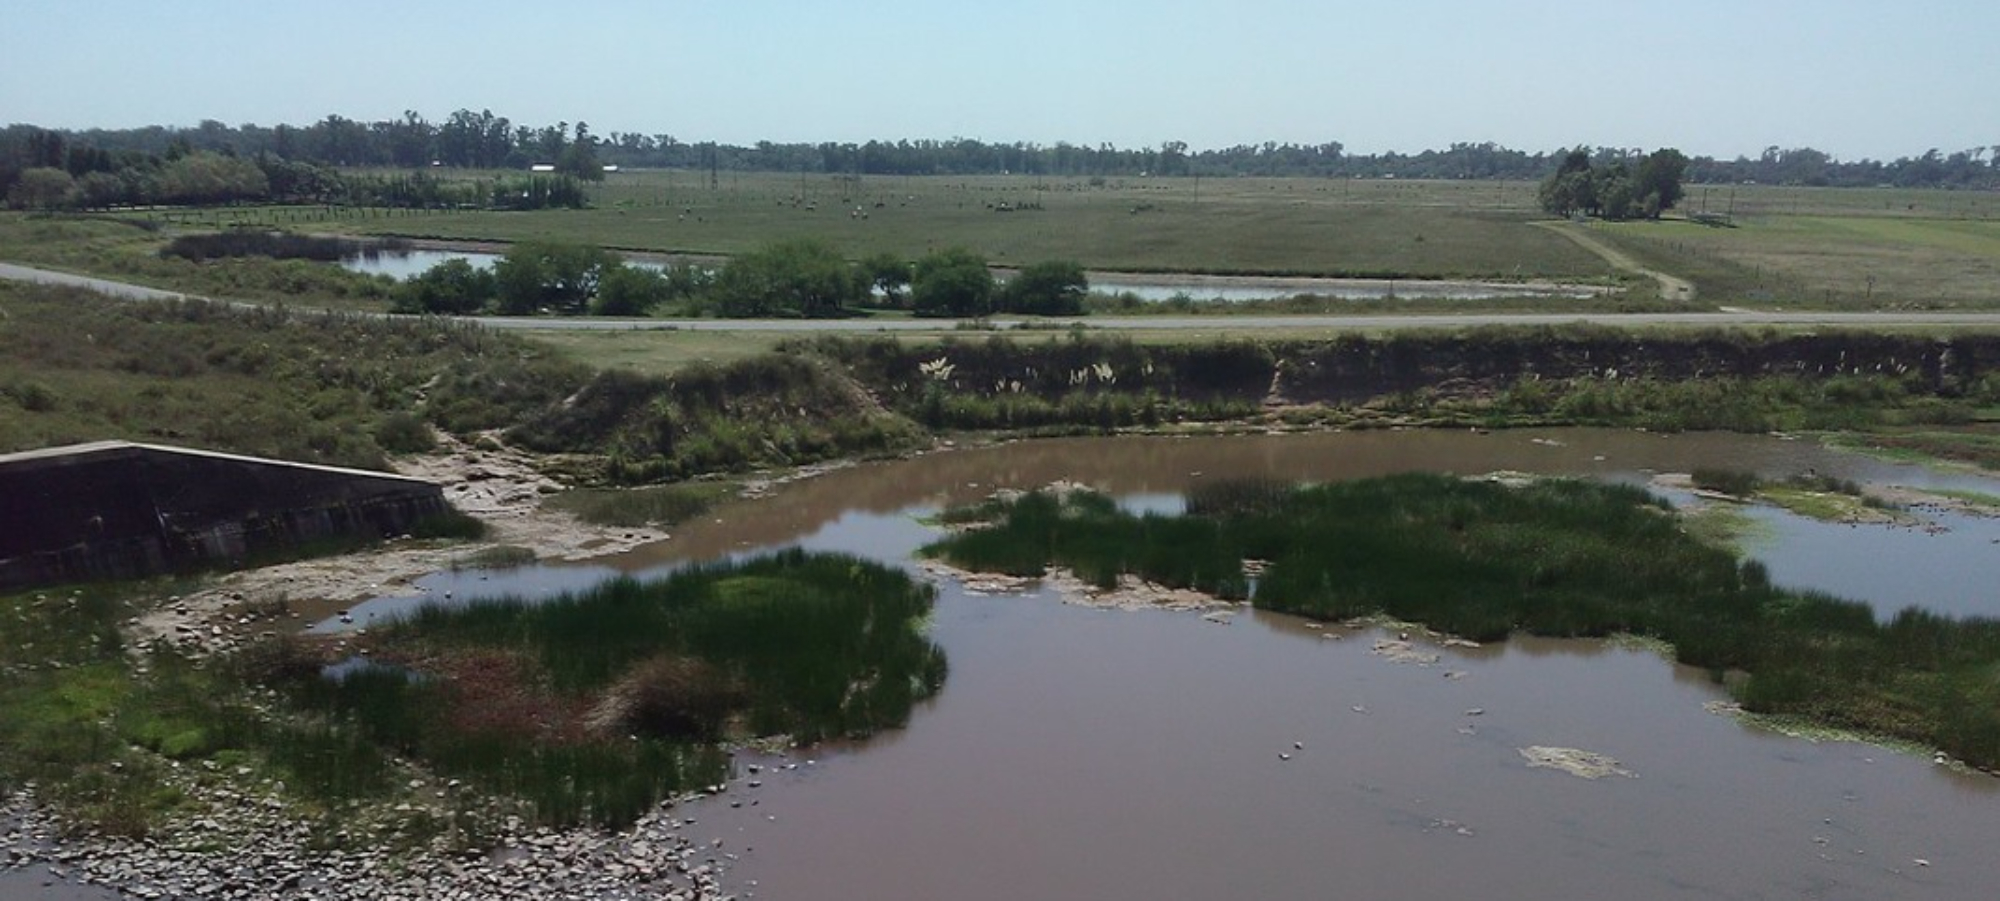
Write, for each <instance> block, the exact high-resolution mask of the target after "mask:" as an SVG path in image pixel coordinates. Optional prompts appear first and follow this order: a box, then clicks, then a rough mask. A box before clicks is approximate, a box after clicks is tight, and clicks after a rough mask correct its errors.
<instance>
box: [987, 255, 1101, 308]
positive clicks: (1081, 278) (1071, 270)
mask: <svg viewBox="0 0 2000 901" xmlns="http://www.w3.org/2000/svg"><path fill="white" fill-rule="evenodd" d="M1089 293H1090V279H1089V278H1087V277H1085V275H1084V274H1083V266H1082V265H1081V264H1079V263H1075V262H1072V261H1069V260H1048V261H1045V262H1041V263H1036V264H1034V265H1032V266H1029V267H1027V268H1026V269H1023V270H1021V271H1020V273H1019V274H1017V275H1015V276H1014V277H1013V278H1011V279H1008V280H1007V283H1006V284H1005V285H1003V286H1001V288H1000V300H999V303H998V304H997V306H998V307H999V309H1000V311H1001V312H1003V313H1026V314H1028V315H1031V316H1075V315H1078V314H1081V313H1082V312H1083V298H1084V297H1085V296H1086V295H1088V294H1089Z"/></svg>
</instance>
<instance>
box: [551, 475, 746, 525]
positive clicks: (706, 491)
mask: <svg viewBox="0 0 2000 901" xmlns="http://www.w3.org/2000/svg"><path fill="white" fill-rule="evenodd" d="M733 490H734V486H733V485H731V484H729V483H726V482H689V483H683V484H677V485H657V486H651V487H645V488H617V489H596V488H579V489H574V490H571V491H565V492H563V493H561V494H558V495H555V496H553V497H550V498H548V499H547V500H546V501H544V502H543V505H544V506H546V507H548V508H550V509H554V510H562V511H564V512H567V513H571V514H574V515H575V516H576V518H578V519H581V520H583V521H584V522H587V523H591V524H593V525H600V526H614V527H618V528H641V527H646V526H671V525H675V524H678V523H681V522H685V521H687V520H689V519H693V518H694V517H696V516H700V515H701V514H703V513H706V512H708V510H709V508H711V507H714V506H715V505H716V503H718V502H719V501H721V500H723V499H724V498H727V497H728V496H729V495H730V493H731V492H732V491H733Z"/></svg>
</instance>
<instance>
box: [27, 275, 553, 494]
mask: <svg viewBox="0 0 2000 901" xmlns="http://www.w3.org/2000/svg"><path fill="white" fill-rule="evenodd" d="M0 347H4V348H5V350H4V353H0V451H14V450H25V449H29V448H35V447H44V446H49V445H57V444H65V443H73V442H80V441H95V440H102V439H107V438H123V439H129V440H137V441H155V442H163V443H169V444H187V445H193V446H196V447H202V448H207V449H212V450H224V451H232V452H237V453H247V454H256V455H262V456H272V457H279V458H283V459H289V460H300V461H305V462H314V463H330V464H337V465H346V466H359V467H365V468H382V467H384V466H386V463H387V455H388V454H391V453H403V452H409V451H413V450H421V449H423V448H426V447H428V446H430V443H431V442H432V441H433V440H434V439H433V436H432V433H431V428H432V426H435V427H437V428H442V429H446V430H449V431H453V432H461V433H469V432H472V431H476V430H481V429H495V428H502V427H505V426H508V425H511V424H513V423H515V422H518V421H520V420H521V419H523V418H525V417H526V416H528V415H529V414H530V413H531V412H532V411H535V410H540V409H543V408H546V407H548V406H549V405H551V404H553V403H555V402H556V401H558V400H560V399H561V398H562V397H563V396H564V395H565V394H567V393H568V392H569V391H572V390H574V389H575V388H576V386H578V385H581V384H582V383H583V382H584V380H585V379H586V377H587V375H588V372H587V370H585V369H584V368H583V367H581V366H579V365H576V364H573V363H570V362H567V361H564V360H562V359H560V358H558V357H557V356H556V355H555V354H553V353H550V352H549V351H547V350H545V349H543V348H540V347H538V346H536V345H534V344H531V343H528V342H525V341H522V340H520V339H517V338H513V337H510V336H506V335H501V334H496V333H493V332H488V331H485V330H483V329H478V328H473V327H469V326H461V325H455V324H451V323H448V322H440V321H434V320H433V321H419V320H408V321H383V320H376V319H367V318H362V317H358V316H353V315H349V314H340V313H292V312H286V311H283V310H278V309H244V308H232V307H226V306H221V305H217V304H210V303H204V302H199V301H191V302H165V303H121V302H117V301H112V300H108V299H106V298H103V297H100V296H98V295H96V294H92V293H89V292H85V291H76V290H68V289H58V288H49V287H42V286H35V285H24V284H16V283H0Z"/></svg>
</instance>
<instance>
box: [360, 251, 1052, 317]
mask: <svg viewBox="0 0 2000 901" xmlns="http://www.w3.org/2000/svg"><path fill="white" fill-rule="evenodd" d="M1089 293H1090V283H1089V280H1088V279H1087V278H1086V277H1085V275H1084V271H1083V267H1082V266H1081V265H1080V264H1078V263H1075V262H1071V261H1067V260H1050V261H1045V262H1040V263H1036V264H1034V265H1031V266H1028V267H1026V268H1025V269H1022V270H1021V271H1020V272H1019V273H1016V274H1015V275H1014V276H1013V277H1012V278H1009V279H1007V280H1006V281H1004V282H1002V281H999V280H997V279H995V278H994V276H993V272H992V270H991V269H990V268H988V265H987V261H986V260H985V258H983V257H981V256H979V255H978V254H976V253H974V252H972V251H969V250H965V249H963V248H947V249H944V250H938V251H934V252H932V253H930V254H927V255H926V256H924V257H922V258H920V259H918V260H915V261H909V260H903V259H900V258H898V257H896V256H894V255H893V254H886V253H885V254H877V255H875V256H872V257H869V258H867V259H863V260H860V261H857V262H851V263H850V262H848V261H847V260H845V259H843V258H842V257H841V256H840V254H839V252H838V251H835V250H834V249H833V247H832V246H831V245H829V244H826V243H824V242H821V241H813V240H798V241H783V242H777V243H773V244H767V245H765V246H763V247H759V248H757V249H754V250H751V251H749V252H747V253H742V254H738V255H737V256H735V257H732V258H730V260H729V262H727V263H725V264H724V265H723V266H722V268H720V269H718V270H710V269H707V268H704V267H701V266H698V265H695V264H692V263H676V264H672V265H667V266H661V267H653V266H644V265H635V264H632V263H628V262H626V261H624V260H622V259H620V258H619V257H618V256H617V255H615V254H612V253H610V252H608V251H605V250H603V249H602V248H598V247H593V246H590V245H585V244H575V243H569V242H559V241H534V242H524V243H521V244H517V245H515V246H513V247H512V248H510V249H509V250H508V251H507V253H506V254H505V255H503V256H502V257H501V258H500V259H499V260H497V261H496V262H495V263H494V264H493V266H492V268H491V269H482V268H479V267H476V266H474V265H472V264H471V263H470V262H468V261H467V260H465V259H463V258H456V259H451V260H446V261H445V262H443V263H440V264H438V265H436V266H433V267H431V268H430V269H428V270H426V271H424V272H422V273H419V274H417V275H414V276H411V277H409V278H407V279H405V280H404V281H403V282H402V283H401V284H399V285H398V286H397V287H396V289H395V291H394V293H393V299H392V309H393V310H394V311H395V312H398V313H414V314H422V313H430V314H439V315H475V314H492V315H500V316H531V315H537V314H554V315H562V316H580V315H593V316H649V315H653V314H655V313H660V312H669V311H671V312H674V313H677V314H680V315H689V316H719V317H726V318H734V319H763V318H809V319H815V318H816V319H825V318H838V317H845V316H852V315H856V314H857V313H858V312H859V311H861V310H864V309H881V310H897V309H900V310H909V311H911V312H913V313H915V314H916V315H918V316H939V317H953V318H967V317H979V316H985V315H988V314H991V313H1019V314H1025V315H1043V316H1077V315H1082V314H1083V312H1084V309H1083V301H1084V297H1085V296H1086V295H1088V294H1089Z"/></svg>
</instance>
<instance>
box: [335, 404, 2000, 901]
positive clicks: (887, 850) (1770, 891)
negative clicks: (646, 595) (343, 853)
mask: <svg viewBox="0 0 2000 901" xmlns="http://www.w3.org/2000/svg"><path fill="white" fill-rule="evenodd" d="M1695 466H1730V467H1734V468H1739V469H1750V470H1755V471H1758V472H1761V473H1765V474H1767V475H1773V476H1785V475H1791V474H1795V473H1799V472H1803V471H1805V470H1807V469H1812V470H1815V471H1817V472H1819V473H1821V474H1825V475H1833V476H1837V477H1842V478H1853V479H1857V480H1861V481H1874V482H1888V483H1896V484H1905V485H1912V486H1923V487H1956V488H1973V489H1977V490H1983V491H1986V492H1988V493H2000V486H1996V485H1995V484H1994V483H1993V482H1991V481H1988V480H1984V479H1979V478H1975V477H1971V476H1963V475H1953V474H1948V473H1940V472H1934V471H1931V470H1926V469H1923V468H1919V467H1915V466H1908V465H1899V464H1891V463H1885V462H1880V461H1876V460H1871V459H1868V458H1864V457H1860V456H1856V455H1851V454H1844V453H1838V452H1834V451H1829V450H1826V449H1824V448H1821V447H1819V446H1818V445H1816V444H1814V443H1812V442H1809V441H1792V440H1783V439H1778V438H1771V437H1762V436H1738V435H1674V436H1663V435H1654V434H1647V433H1641V432H1631V431H1589V430H1560V431H1515V432H1496V433H1491V434H1486V433H1475V432H1435V431H1413V432H1362V433H1345V434H1322V435H1289V436H1276V435H1273V436H1240V437H1226V438H1213V437H1201V438H1169V437H1143V438H1112V439H1064V440H1049V441H1034V442H1022V443H1016V444H1008V445H1003V446H998V447H990V448H979V449H967V450H957V451H947V452H940V453H934V454H930V455H926V456H923V457H920V458H917V459H913V460H905V461H895V462H885V463H873V464H864V465H859V466H854V467H849V468H846V469H841V470H837V471H834V472H831V473H827V474H824V475H821V476H819V477H816V478H812V479H808V480H803V481H798V482H794V483H790V484H785V485H781V486H779V487H778V488H777V489H776V490H775V491H774V492H773V495H772V496H771V497H768V498H764V499H762V500H757V501H749V502H743V503H740V504H734V505H731V506H728V507H725V508H723V509H719V510H717V511H715V512H714V513H713V514H712V515H710V516H708V517H705V518H703V519H702V520H701V521H699V522H696V523H690V524H686V525H684V526H683V527H682V528H681V529H680V530H678V531H677V533H676V534H675V536H674V537H673V538H672V539H671V540H669V541H666V542H663V543H660V544H658V545H653V546H650V547H645V548H641V549H639V550H637V551H634V552H632V553H629V554H626V555H622V556H619V557H616V558H610V559H606V560H601V561H596V562H593V563H592V564H590V565H582V566H535V567H526V568H522V569H519V570H514V571H508V572H486V573H478V572H464V573H456V574H452V573H445V574H439V575H438V576H435V577H432V578H431V579H428V580H425V581H424V582H423V583H422V585H423V587H424V588H425V589H426V591H427V593H428V594H429V596H430V597H434V598H435V597H440V596H441V595H442V592H444V591H452V592H454V594H455V596H456V597H458V598H461V599H462V598H464V597H466V596H468V594H471V593H475V592H480V591H486V592H494V591H508V592H524V593H531V594H532V593H539V592H546V591H548V590H551V589H553V588H559V587H566V586H580V585H585V584H589V583H590V582H592V581H595V580H597V579H600V578H603V577H604V576H605V575H608V574H610V573H613V572H617V571H624V572H637V573H660V572H664V571H666V570H667V569H669V568H671V567H673V566H675V565H678V564H680V563H683V562H685V561H688V560H697V559H706V558H711V557H715V556H718V555H724V554H732V553H747V552H752V551H754V550H756V549H761V548H770V547H776V546H783V545H789V544H799V545H803V546H805V547H808V548H815V549H827V550H840V551H847V552H851V553H857V554H862V555H865V556H868V557H873V558H877V559H882V560H886V561H891V562H895V563H899V564H902V565H907V566H914V564H913V562H912V561H911V559H910V558H911V553H912V551H913V550H914V549H915V548H916V547H918V546H919V545H921V544H922V543H924V542H925V541H927V540H929V539H930V538H931V537H932V536H933V534H934V533H933V532H932V531H931V529H930V528H928V527H927V526H925V525H924V524H922V523H921V522H920V521H919V519H918V517H919V516H921V515H922V514H924V513H926V512H929V511H932V510H935V509H937V508H938V507H939V506H940V505H944V504H951V503H959V502H965V501H971V500H975V499H978V498H980V497H983V496H985V495H986V494H988V493H989V492H991V491H993V490H994V489H996V488H1002V487H1016V488H1031V487H1037V486H1041V485H1045V484H1048V483H1049V482H1052V481H1055V480H1057V479H1068V480H1072V481H1076V482H1081V483H1084V484H1087V485H1091V486H1095V487H1097V488H1099V489H1101V490H1104V491H1107V492H1110V493H1112V494H1115V495H1118V496H1120V497H1121V498H1123V499H1124V500H1125V502H1126V503H1128V504H1133V505H1141V506H1147V507H1155V508H1171V507H1173V506H1175V505H1176V504H1177V503H1178V497H1179V494H1180V492H1183V491H1185V490H1186V489H1187V488H1188V487H1189V486H1191V485H1193V484H1195V483H1197V482H1199V481H1201V480H1204V479H1214V478H1221V477H1231V476H1248V475H1261V476H1271V477H1278V478H1286V479H1302V480H1330V479H1345V478H1357V477H1363V476H1369V475H1377V474H1383V473H1389V472H1397V471H1407V470H1431V471H1446V472H1456V473H1464V474H1474V473H1484V472H1490V471H1496V470H1518V471H1525V472H1538V473H1560V474H1573V475H1581V476H1588V477H1592V478H1604V479H1616V480H1625V481H1645V480H1647V479H1649V477H1650V475H1651V474H1652V473H1654V472H1659V471H1682V472H1684V471H1687V470H1688V469H1691V468H1693V467H1695ZM1756 515H1757V517H1759V518H1760V519H1764V520H1766V521H1768V522H1769V523H1770V524H1771V525H1772V527H1771V528H1769V529H1767V530H1766V532H1765V536H1764V538H1763V539H1762V540H1761V543H1760V545H1759V549H1758V555H1759V556H1760V557H1761V558H1763V559H1765V560H1767V561H1768V562H1770V564H1771V571H1772V575H1773V578H1774V579H1775V580H1776V581H1778V582H1780V583H1785V584H1798V585H1805V586H1810V587H1826V588H1828V589H1829V590H1835V591H1837V592H1838V593H1841V594H1845V595H1848V596H1851V597H1855V598H1857V599H1861V600H1867V601H1869V602H1870V603H1872V604H1875V605H1876V607H1877V609H1878V612H1882V613H1884V614H1886V613H1887V612H1889V611H1892V610H1893V609H1894V608H1897V607H1900V606H1902V605H1904V604H1908V603H1921V604H1924V605H1926V606H1931V607H1933V608H1934V609H1940V610H1945V611H1947V612H1951V613H1955V614H1986V615H1993V614H2000V600H1996V599H1995V598H1994V597H1993V590H1992V588H1991V586H1994V585H2000V570H1996V569H1995V565H1996V558H2000V551H1996V549H1995V548H1994V541H1995V540H1996V539H2000V524H1996V523H1995V522H1994V521H1992V520H1986V519H1978V518H1973V517H1957V518H1951V519H1950V520H1949V522H1948V525H1949V527H1950V531H1946V532H1941V533H1935V534H1934V533H1931V532H1926V531H1924V530H1920V529H1912V528H1909V527H1896V526H1854V527H1849V526H1826V525H1823V524H1818V523H1807V522H1805V521H1803V520H1799V519H1797V518H1796V517H1791V516H1790V515H1788V514H1781V513H1775V512H1759V513H1757V514H1756ZM411 602H412V600H411V599H405V598H384V599H380V600H378V601H374V602H370V603H369V604H366V605H362V606H361V607H357V608H356V609H355V610H354V613H355V615H356V616H357V617H358V618H360V619H361V620H362V624H364V625H365V624H366V622H368V621H370V620H371V619H373V618H377V617H383V616H389V615H393V613H394V611H395V610H397V609H399V608H402V607H406V606H407V605H408V604H410V603H411ZM323 626H324V627H331V626H332V624H323ZM931 632H932V635H933V637H934V638H935V640H936V641H938V643H939V644H940V645H941V646H942V647H943V648H944V649H945V651H946V653H947V654H948V655H949V658H950V661H951V676H950V678H949V680H948V681H947V683H946V685H945V688H944V690H943V691H942V692H941V693H940V694H939V695H938V696H937V697H936V698H934V699H933V700H931V701H930V702H928V703H926V704H925V705H923V706H922V707H920V708H919V709H918V710H917V711H916V712H915V714H914V715H913V716H912V718H911V722H910V724H909V726H908V728H906V729H903V730H899V731H895V732H892V733H889V734H886V735H883V736H880V737H878V738H876V739H873V740H871V741H867V742H863V743H859V744H855V745H851V746H841V747H818V748H810V749H801V750H799V751H797V752H796V753H795V754H794V755H793V756H789V757H771V758H758V757H755V756H750V755H745V756H742V757H740V758H739V760H738V766H739V767H740V768H741V770H740V772H742V773H743V774H746V776H747V774H748V772H749V770H748V767H749V766H751V765H752V764H755V765H757V766H759V767H760V768H764V771H763V773H762V775H760V776H758V777H757V778H756V780H755V781H757V782H760V783H761V787H755V788H752V787H750V783H751V781H752V780H750V779H748V778H745V779H740V780H738V782H737V783H736V785H735V787H734V788H732V790H731V791H730V792H728V793H727V794H725V795H722V796H718V797H716V798H712V799H709V800H705V801H701V802H697V803H695V804H693V805H689V806H688V807H686V808H684V809H683V813H684V814H685V815H691V816H694V817H696V818H697V819H698V821H699V828H700V829H702V830H704V832H703V835H704V836H705V837H709V836H712V837H713V839H715V840H719V841H721V842H722V845H721V846H720V850H721V851H723V852H725V853H728V854H733V855H735V857H736V859H735V860H734V861H733V862H732V863H730V870H729V878H730V882H731V884H732V885H734V886H735V888H736V889H738V890H739V891H740V892H741V893H742V894H743V896H744V897H760V898H780V899H812V901H843V899H857V901H858V899H881V898H952V899H958V901H981V899H994V901H999V899H1019V898H1058V897H1064V898H1067V897H1092V898H1104V899H1126V898H1130V899H1141V898H1144V899H1154V898H1162V897H1260V898H1323V897H1339V898H1358V899H1372V898H1385V899H1386V898H1446V897H1468V898H1480V899H1489V901H1505V899H1524V901H1525V899H1546V898H1621V899H1649V898H1662V899H1665V898H1851V899H1883V898H1924V899H1968V901H1969V899H1982V901H1983V899H1990V898H1991V897H1992V895H1993V886H1994V885H2000V857H1996V856H1995V855H1993V854H1992V853H1991V850H1990V845H1991V840H1990V837H1991V836H1992V835H1995V834H2000V779H1994V778H1992V777H1989V776H1984V775H1974V774H1964V773H1959V772H1955V771H1953V770H1951V769H1949V768H1947V767H1942V766H1938V765H1935V764H1933V763H1932V762H1931V761H1930V759H1929V758H1927V757H1924V756H1921V755H1916V754H1912V753H1907V752H1900V751H1895V750H1890V749H1886V748H1883V747H1878V746H1874V745H1870V744H1865V743H1859V742H1845V741H1823V742H1812V741H1807V740H1803V739H1797V738H1790V737H1786V736H1782V735H1778V734H1774V733H1772V732H1769V731H1765V730H1762V729H1759V728H1755V727H1752V726H1749V725H1746V724H1744V723H1742V722H1740V721H1739V720H1737V719H1734V718H1732V717H1729V716H1726V715H1722V714H1719V713H1716V712H1711V710H1710V709H1709V705H1711V704H1712V702H1716V701H1720V700H1723V699H1724V698H1725V695H1724V693H1723V692H1722V691H1721V690H1720V689H1719V688H1718V687H1717V686H1715V685H1714V684H1712V682H1711V681H1710V679H1709V678H1708V676H1707V674H1706V673H1703V672H1700V671H1695V670H1690V669H1688V668H1685V667H1680V666H1676V665H1674V664H1672V663H1671V662H1669V661H1666V660H1664V659H1662V658H1660V657H1659V656H1657V655H1656V654H1654V653H1652V652H1649V651H1646V650H1642V649H1633V648H1626V647H1621V646H1615V645H1611V644H1607V643H1605V642H1597V641H1551V640H1540V639H1516V640H1512V641H1508V642H1505V643H1502V644H1497V645H1490V646H1486V647H1480V648H1462V647H1447V646H1442V645H1438V644H1437V643H1435V642H1429V641H1425V640H1424V639H1423V638H1422V637H1421V636H1415V637H1416V638H1417V643H1418V645H1419V650H1424V651H1428V652H1429V653H1435V654H1437V655H1439V658H1438V659H1437V660H1436V661H1435V662H1434V663H1431V664H1428V665H1423V664H1413V663H1397V662H1393V661H1392V660H1391V659H1389V658H1387V657H1384V656H1382V655H1380V654H1377V653H1374V652H1373V650H1372V647H1371V646H1372V645H1373V642H1374V641H1375V640H1376V639H1378V638H1392V637H1394V636H1384V635H1380V634H1378V633H1375V632H1373V631H1371V630H1348V629H1345V628H1339V627H1330V628H1313V627H1309V625H1308V624H1306V623H1304V622H1302V621H1300V620H1297V619H1293V618H1290V617H1283V616H1274V615H1265V614H1261V613H1253V612H1248V611H1245V612H1243V613H1241V614H1240V615H1237V616H1234V617H1232V618H1230V619H1229V621H1228V624H1227V625H1221V624H1217V623H1215V622H1212V621H1210V620H1209V619H1205V618H1204V617H1203V616H1201V615H1199V614H1192V613H1172V612H1165V611H1143V612H1122V611H1107V610H1099V609H1092V608H1084V607H1078V606H1072V605H1066V604H1064V603H1062V602H1061V600H1060V599H1058V598H1056V597H1053V596H1050V595H1048V594H1044V593H1041V592H1030V593H1026V594H1022V595H995V596H982V595H976V594H972V593H969V592H967V591H966V590H964V588H963V587H962V586H960V585H958V584H956V583H955V582H950V581H947V582H945V583H944V584H942V585H940V597H939V603H938V606H937V610H936V614H935V618H934V621H933V623H932V626H931ZM1329 634H1332V635H1339V636H1340V638H1339V639H1337V640H1336V639H1332V638H1329V637H1327V636H1328V635H1329ZM1534 746H1553V747H1561V748H1575V749H1582V750H1586V751H1591V752H1595V753H1599V754H1603V755H1608V756H1609V757H1612V758H1615V759H1616V760H1617V762H1618V766H1619V767H1621V768H1622V769H1624V770H1626V771H1628V772H1629V773H1630V775H1629V776H1626V775H1612V776H1609V777H1607V778H1602V779H1596V780H1586V779H1582V778H1578V777H1576V776H1573V775H1570V774H1568V773H1566V772H1562V771H1558V770H1555V769H1549V768H1541V767H1534V766H1531V765H1529V761H1528V759H1527V758H1526V757H1525V756H1524V755H1523V754H1522V749H1523V748H1528V747H1534ZM787 765H791V766H793V767H795V768H792V769H786V768H785V767H786V766H787Z"/></svg>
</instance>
